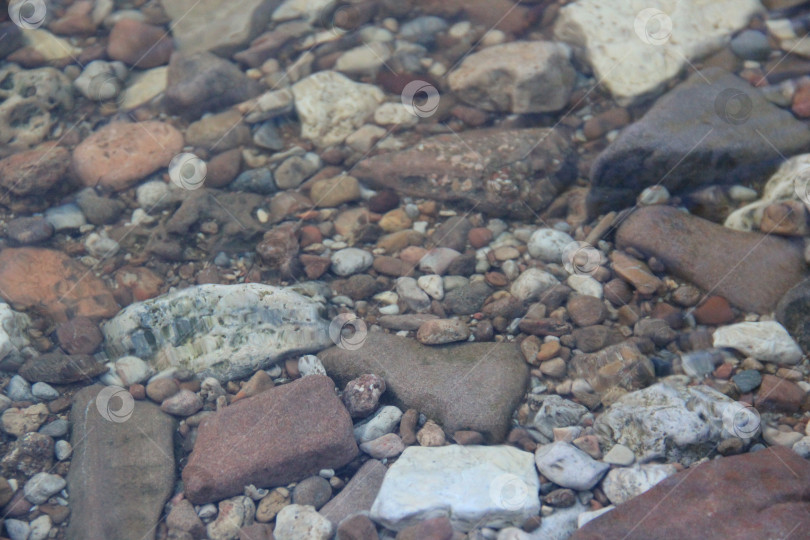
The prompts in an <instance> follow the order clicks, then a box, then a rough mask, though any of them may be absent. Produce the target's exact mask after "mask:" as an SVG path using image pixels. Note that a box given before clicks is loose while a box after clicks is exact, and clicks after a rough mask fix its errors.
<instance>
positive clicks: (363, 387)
mask: <svg viewBox="0 0 810 540" xmlns="http://www.w3.org/2000/svg"><path fill="white" fill-rule="evenodd" d="M385 389H386V386H385V381H384V380H383V379H382V377H379V376H377V375H374V374H371V373H369V374H364V375H361V376H360V377H358V378H356V379H352V380H351V381H349V382H348V383H347V384H346V388H345V389H344V390H343V396H342V399H343V404H344V405H345V406H346V409H348V411H349V414H351V415H352V418H365V417H367V416H368V415H370V414H371V413H372V412H374V410H375V409H376V408H377V404H378V403H379V400H380V396H381V395H382V394H383V393H385Z"/></svg>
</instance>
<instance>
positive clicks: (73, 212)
mask: <svg viewBox="0 0 810 540" xmlns="http://www.w3.org/2000/svg"><path fill="white" fill-rule="evenodd" d="M45 221H47V222H48V224H49V225H50V226H51V227H52V228H53V230H54V231H55V232H60V231H70V232H73V231H75V230H76V229H79V228H81V227H83V226H84V225H86V224H87V221H86V220H85V219H84V215H83V214H82V211H81V209H80V208H79V207H78V206H77V205H75V204H63V205H61V206H53V207H51V208H48V209H47V210H46V211H45Z"/></svg>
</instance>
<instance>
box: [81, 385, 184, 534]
mask: <svg viewBox="0 0 810 540" xmlns="http://www.w3.org/2000/svg"><path fill="white" fill-rule="evenodd" d="M107 388H110V387H106V388H104V390H106V389H107ZM100 391H102V387H101V386H98V385H93V386H90V387H87V388H84V389H82V390H81V391H79V392H78V393H77V394H76V395H75V396H74V397H73V399H74V402H73V408H72V409H71V413H70V420H71V424H72V426H73V433H72V438H71V443H72V445H73V457H72V459H71V464H70V471H69V473H68V476H67V482H68V491H69V492H70V494H71V504H70V523H69V524H68V528H67V533H66V537H67V538H120V539H122V540H141V539H142V538H144V537H147V536H149V537H151V536H154V535H155V531H156V528H157V526H158V522H159V519H160V516H161V513H162V512H163V505H164V503H165V502H166V499H167V498H168V497H169V495H170V494H171V492H172V489H173V487H174V474H175V464H174V446H173V435H174V429H175V425H174V422H173V421H172V419H171V418H170V417H169V416H167V415H165V414H163V413H162V412H160V409H158V407H157V406H156V405H154V404H152V403H149V402H146V401H137V402H130V403H131V404H132V406H133V408H132V409H131V416H129V417H128V418H127V419H126V420H123V421H122V418H123V417H116V416H112V419H113V420H112V421H110V420H107V419H105V418H104V417H102V414H101V411H102V410H107V409H105V408H104V407H105V406H106V407H110V406H114V405H113V402H112V401H110V402H108V403H107V404H105V403H103V402H99V401H98V400H99V399H109V397H105V395H104V394H101V395H100V394H99V392H100ZM120 391H122V392H125V391H123V390H120ZM127 395H129V394H127ZM130 399H131V398H130ZM124 404H126V402H124ZM117 410H118V411H120V412H122V413H123V412H124V409H123V408H120V409H117ZM107 414H109V412H108V413H107Z"/></svg>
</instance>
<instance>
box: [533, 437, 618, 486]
mask: <svg viewBox="0 0 810 540" xmlns="http://www.w3.org/2000/svg"><path fill="white" fill-rule="evenodd" d="M535 462H536V463H537V470H539V471H540V473H541V474H542V475H543V476H545V477H546V478H548V479H549V480H551V481H552V482H554V483H555V484H557V485H560V486H562V487H567V488H571V489H576V490H579V491H581V490H586V489H591V488H592V487H593V486H595V485H596V484H597V483H598V482H599V481H600V480H601V479H602V477H603V476H604V475H605V472H607V470H608V469H609V468H610V466H609V465H608V464H607V463H600V462H598V461H596V460H594V459H593V458H592V457H591V456H589V455H588V454H586V453H585V452H583V451H582V450H580V449H579V448H577V447H576V446H574V445H572V444H569V443H567V442H563V441H558V442H555V443H551V444H546V445H543V446H540V447H539V448H538V449H537V451H536V452H535Z"/></svg>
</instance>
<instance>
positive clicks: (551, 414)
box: [532, 395, 588, 442]
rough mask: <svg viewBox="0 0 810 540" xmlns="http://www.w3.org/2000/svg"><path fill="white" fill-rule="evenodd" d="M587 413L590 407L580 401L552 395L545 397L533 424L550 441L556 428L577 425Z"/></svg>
mask: <svg viewBox="0 0 810 540" xmlns="http://www.w3.org/2000/svg"><path fill="white" fill-rule="evenodd" d="M587 413H588V409H587V408H586V407H583V406H582V405H580V404H579V403H574V402H573V401H570V400H567V399H564V398H561V397H560V396H556V395H551V396H547V397H546V398H545V399H543V403H542V405H540V408H539V409H538V410H537V414H536V415H535V417H534V420H533V421H532V425H533V426H534V428H535V429H536V430H537V431H538V432H540V434H541V435H543V436H544V437H546V439H547V442H550V441H552V440H553V439H554V432H553V430H554V429H555V428H561V427H568V426H576V425H578V424H579V422H580V420H582V417H583V416H585V415H586V414H587Z"/></svg>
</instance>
